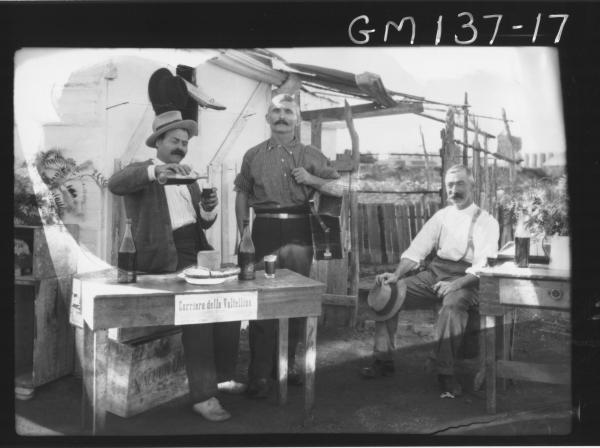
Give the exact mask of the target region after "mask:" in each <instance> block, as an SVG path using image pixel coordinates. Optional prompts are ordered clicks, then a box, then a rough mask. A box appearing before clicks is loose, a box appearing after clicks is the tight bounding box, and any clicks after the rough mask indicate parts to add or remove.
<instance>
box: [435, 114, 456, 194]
mask: <svg viewBox="0 0 600 448" xmlns="http://www.w3.org/2000/svg"><path fill="white" fill-rule="evenodd" d="M441 137H442V149H441V154H440V156H441V159H442V198H441V202H442V206H444V205H445V203H446V186H445V184H444V177H445V176H446V171H447V170H448V168H450V167H451V166H452V165H455V164H458V163H461V156H460V149H459V148H458V147H457V145H456V144H455V143H454V110H453V109H452V108H451V107H450V108H448V112H447V113H446V127H445V128H444V129H442V132H441Z"/></svg>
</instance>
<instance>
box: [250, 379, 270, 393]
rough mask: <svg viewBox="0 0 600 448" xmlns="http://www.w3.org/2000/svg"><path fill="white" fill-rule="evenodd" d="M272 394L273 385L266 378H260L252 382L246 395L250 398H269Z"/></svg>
mask: <svg viewBox="0 0 600 448" xmlns="http://www.w3.org/2000/svg"><path fill="white" fill-rule="evenodd" d="M269 392H271V384H270V382H269V380H267V379H266V378H258V379H256V380H252V381H250V383H249V384H248V389H246V395H247V396H248V397H249V398H267V397H268V396H269Z"/></svg>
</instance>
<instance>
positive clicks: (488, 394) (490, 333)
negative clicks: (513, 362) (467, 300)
mask: <svg viewBox="0 0 600 448" xmlns="http://www.w3.org/2000/svg"><path fill="white" fill-rule="evenodd" d="M485 333H486V334H485V405H486V411H487V412H488V413H490V414H494V413H496V316H485Z"/></svg>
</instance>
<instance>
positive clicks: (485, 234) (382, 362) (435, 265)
mask: <svg viewBox="0 0 600 448" xmlns="http://www.w3.org/2000/svg"><path fill="white" fill-rule="evenodd" d="M445 183H446V191H447V193H448V199H449V201H450V202H451V205H448V206H447V207H445V208H443V209H441V210H439V211H438V212H437V213H436V214H434V215H433V216H432V217H431V219H430V220H429V221H427V223H426V224H425V225H424V226H423V228H422V229H421V231H420V232H419V233H418V234H417V236H416V237H415V239H414V240H413V242H412V244H411V245H410V247H409V248H408V249H407V250H406V251H405V252H404V253H403V254H402V255H401V259H400V263H399V265H398V268H397V269H396V271H395V272H393V273H390V272H386V273H383V274H380V275H378V276H377V277H376V284H377V285H389V286H391V287H392V289H393V293H392V294H390V299H389V303H387V304H386V306H385V307H382V308H381V309H379V310H378V312H379V316H377V312H376V324H375V344H374V362H373V364H372V365H371V366H369V367H365V368H363V369H362V371H361V373H362V375H363V377H365V378H374V377H377V376H384V375H391V374H392V373H393V372H394V370H395V369H394V361H393V359H392V354H393V351H394V349H395V336H396V329H397V326H398V312H399V310H400V308H401V307H402V306H405V307H407V308H408V307H414V306H418V304H419V303H422V301H424V300H428V301H441V302H442V308H441V310H440V313H439V317H438V320H437V323H436V338H437V342H436V346H435V349H434V351H435V355H436V370H437V373H438V380H439V382H440V386H441V388H442V396H443V397H452V398H453V397H455V396H457V395H460V394H461V392H462V390H461V387H460V384H459V383H458V382H457V380H456V378H455V377H454V360H455V358H456V355H457V352H458V350H459V347H460V345H461V342H462V339H463V334H464V332H465V328H466V326H467V319H468V309H469V307H471V306H473V305H476V304H477V301H478V292H477V288H478V282H479V279H478V277H477V276H476V275H475V274H474V272H475V270H474V269H475V268H476V267H481V266H484V265H485V263H486V261H487V260H486V259H487V257H488V256H495V254H496V252H497V249H498V238H499V225H498V222H497V221H496V219H495V218H494V217H493V216H491V215H490V214H489V213H487V212H486V211H484V210H481V209H480V208H479V207H477V205H475V204H474V203H473V184H474V181H473V177H472V175H471V174H470V172H469V170H468V169H467V168H466V167H464V166H462V165H454V166H452V167H450V168H449V169H448V171H447V172H446V177H445ZM433 250H435V258H434V259H433V261H432V262H431V263H430V264H429V265H428V266H427V267H426V269H425V270H422V271H421V272H419V273H417V274H416V275H411V276H406V275H407V274H409V273H410V272H411V271H412V270H413V269H415V268H416V267H418V266H419V265H420V264H421V263H422V262H423V260H424V259H425V258H426V257H427V255H429V253H430V252H431V251H433Z"/></svg>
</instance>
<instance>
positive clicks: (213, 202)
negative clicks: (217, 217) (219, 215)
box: [200, 188, 219, 212]
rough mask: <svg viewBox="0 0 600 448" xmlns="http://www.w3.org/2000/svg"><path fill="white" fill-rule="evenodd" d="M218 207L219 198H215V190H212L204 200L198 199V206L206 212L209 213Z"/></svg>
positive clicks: (202, 198)
mask: <svg viewBox="0 0 600 448" xmlns="http://www.w3.org/2000/svg"><path fill="white" fill-rule="evenodd" d="M217 205H219V198H218V197H217V189H216V188H213V189H212V192H211V193H210V196H209V197H207V198H205V197H203V196H201V197H200V206H201V207H202V209H203V210H204V211H206V212H211V211H213V210H214V208H215V207H216V206H217Z"/></svg>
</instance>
